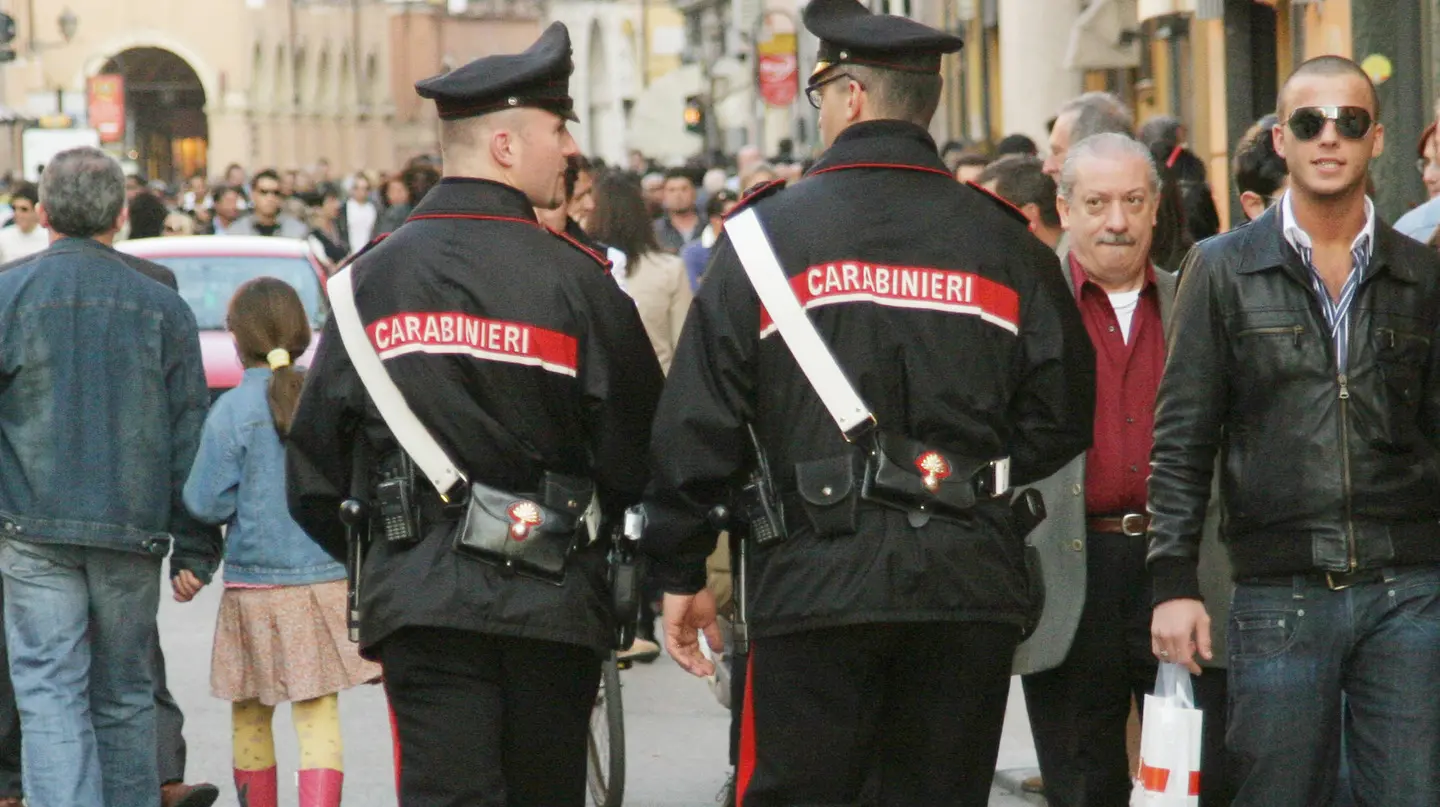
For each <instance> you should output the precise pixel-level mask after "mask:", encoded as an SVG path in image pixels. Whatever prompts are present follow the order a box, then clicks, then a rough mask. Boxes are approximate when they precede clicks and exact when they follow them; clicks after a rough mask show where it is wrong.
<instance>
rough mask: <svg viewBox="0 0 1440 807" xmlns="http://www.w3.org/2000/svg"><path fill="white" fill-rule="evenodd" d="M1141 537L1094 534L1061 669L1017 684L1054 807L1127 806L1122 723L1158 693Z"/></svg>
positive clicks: (1127, 770)
mask: <svg viewBox="0 0 1440 807" xmlns="http://www.w3.org/2000/svg"><path fill="white" fill-rule="evenodd" d="M1145 551H1146V543H1145V539H1144V538H1134V537H1129V536H1125V535H1106V534H1101V533H1093V532H1092V533H1090V534H1089V542H1088V544H1087V546H1086V563H1085V571H1086V575H1087V577H1086V581H1085V608H1084V610H1083V611H1082V612H1081V614H1080V625H1079V627H1078V628H1076V630H1075V639H1074V641H1073V643H1072V644H1071V645H1070V653H1069V655H1067V656H1066V657H1065V661H1064V663H1062V664H1061V665H1060V666H1059V667H1056V668H1054V669H1051V670H1046V671H1045V672H1042V673H1036V674H1034V675H1027V676H1025V677H1024V679H1023V683H1024V687H1025V705H1026V707H1027V709H1028V711H1029V713H1030V730H1031V733H1032V734H1033V735H1034V737H1035V752H1036V755H1037V756H1038V757H1039V759H1040V773H1041V775H1042V776H1043V777H1044V779H1045V799H1046V801H1047V802H1049V803H1050V805H1051V807H1125V805H1128V804H1129V803H1130V789H1131V783H1130V760H1129V757H1128V755H1127V754H1126V750H1125V727H1126V723H1127V722H1128V721H1129V718H1130V704H1131V699H1132V698H1133V699H1134V701H1135V703H1137V704H1139V705H1140V706H1141V707H1142V708H1143V706H1144V703H1145V695H1146V694H1147V693H1149V692H1152V691H1154V689H1155V670H1156V662H1155V657H1154V655H1153V654H1152V653H1151V652H1150V614H1151V605H1150V596H1151V593H1150V591H1151V590H1150V578H1149V576H1148V575H1147V574H1146V572H1145Z"/></svg>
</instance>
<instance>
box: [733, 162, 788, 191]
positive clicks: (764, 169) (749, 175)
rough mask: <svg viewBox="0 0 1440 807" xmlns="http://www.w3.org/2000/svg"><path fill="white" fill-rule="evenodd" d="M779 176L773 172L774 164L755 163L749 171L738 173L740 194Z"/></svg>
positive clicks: (772, 180)
mask: <svg viewBox="0 0 1440 807" xmlns="http://www.w3.org/2000/svg"><path fill="white" fill-rule="evenodd" d="M779 178H780V175H779V174H777V173H775V166H773V165H771V164H770V163H756V164H755V165H754V167H752V168H751V169H750V170H749V171H746V172H745V173H743V174H741V175H740V188H739V190H740V194H741V195H742V196H743V195H745V194H746V193H749V192H750V191H752V190H754V189H755V188H756V187H758V186H760V185H764V184H765V183H767V182H774V181H775V180H777V179H779Z"/></svg>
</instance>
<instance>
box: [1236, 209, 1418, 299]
mask: <svg viewBox="0 0 1440 807" xmlns="http://www.w3.org/2000/svg"><path fill="white" fill-rule="evenodd" d="M1282 218H1283V217H1282V216H1281V214H1280V210H1279V205H1271V206H1270V209H1268V210H1266V211H1265V212H1264V213H1262V214H1260V217H1259V218H1257V219H1255V220H1254V221H1252V222H1250V223H1249V224H1246V225H1244V226H1243V227H1242V229H1243V230H1244V231H1245V241H1244V247H1245V251H1246V259H1245V260H1243V261H1241V262H1240V265H1239V266H1237V267H1236V268H1235V271H1236V272H1238V273H1240V274H1254V273H1256V272H1263V271H1267V270H1270V269H1283V270H1284V271H1286V272H1287V273H1289V274H1290V275H1291V277H1293V278H1294V279H1295V280H1296V281H1297V282H1299V283H1302V284H1304V285H1305V286H1306V287H1307V288H1308V287H1309V285H1310V269H1309V268H1308V267H1306V266H1305V264H1304V263H1303V262H1302V261H1301V259H1300V253H1299V252H1296V251H1295V248H1294V247H1292V246H1291V245H1290V242H1289V241H1287V240H1286V239H1285V233H1284V232H1283V231H1282V230H1281V219H1282ZM1404 237H1405V236H1402V235H1400V234H1399V233H1398V232H1396V231H1395V229H1394V228H1393V227H1391V226H1390V225H1388V224H1386V223H1385V222H1384V221H1383V220H1381V219H1379V218H1378V217H1377V218H1376V220H1375V247H1374V252H1373V253H1372V254H1371V256H1370V267H1369V268H1368V269H1367V270H1366V272H1365V275H1366V277H1367V278H1370V277H1374V276H1376V275H1378V274H1379V273H1381V272H1388V273H1389V274H1390V275H1391V276H1393V277H1394V278H1395V279H1396V280H1399V281H1401V282H1404V283H1415V282H1417V281H1418V279H1417V278H1416V276H1415V271H1414V270H1413V269H1411V268H1410V267H1409V266H1406V265H1404V264H1402V263H1395V262H1392V261H1391V256H1392V255H1393V254H1394V253H1395V247H1396V244H1397V242H1396V240H1395V239H1397V238H1404Z"/></svg>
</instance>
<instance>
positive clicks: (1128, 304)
mask: <svg viewBox="0 0 1440 807" xmlns="http://www.w3.org/2000/svg"><path fill="white" fill-rule="evenodd" d="M1140 292H1141V289H1136V290H1134V291H1112V292H1107V295H1108V296H1109V297H1110V307H1111V308H1113V309H1115V318H1116V319H1118V320H1120V335H1121V336H1122V337H1123V338H1124V339H1125V344H1127V345H1128V344H1130V322H1131V320H1133V319H1134V318H1135V309H1136V307H1138V306H1139V304H1140Z"/></svg>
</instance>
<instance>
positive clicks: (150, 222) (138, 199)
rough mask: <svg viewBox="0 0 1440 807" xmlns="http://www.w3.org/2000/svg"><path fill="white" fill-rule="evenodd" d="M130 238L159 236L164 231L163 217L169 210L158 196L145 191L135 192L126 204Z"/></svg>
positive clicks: (168, 213) (167, 214)
mask: <svg viewBox="0 0 1440 807" xmlns="http://www.w3.org/2000/svg"><path fill="white" fill-rule="evenodd" d="M128 209H129V217H130V238H131V239H137V238H159V237H160V236H161V235H163V234H164V233H165V217H166V216H169V215H170V211H169V210H166V209H165V203H164V202H162V201H160V198H159V197H157V196H155V195H154V194H152V193H150V192H149V191H145V192H142V193H137V194H135V196H134V197H133V198H131V199H130V204H129V205H128Z"/></svg>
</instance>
